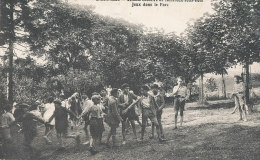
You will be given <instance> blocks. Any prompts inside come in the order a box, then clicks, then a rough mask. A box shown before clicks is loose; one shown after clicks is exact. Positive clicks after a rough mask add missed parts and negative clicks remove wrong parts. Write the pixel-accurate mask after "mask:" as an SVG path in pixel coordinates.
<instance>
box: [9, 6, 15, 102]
mask: <svg viewBox="0 0 260 160" xmlns="http://www.w3.org/2000/svg"><path fill="white" fill-rule="evenodd" d="M9 3H10V22H11V23H10V31H9V33H10V37H9V38H10V39H9V53H8V61H9V62H8V65H9V66H8V75H7V100H8V101H9V103H11V104H12V103H13V55H14V40H15V39H14V38H15V34H14V16H13V12H14V4H13V1H9Z"/></svg>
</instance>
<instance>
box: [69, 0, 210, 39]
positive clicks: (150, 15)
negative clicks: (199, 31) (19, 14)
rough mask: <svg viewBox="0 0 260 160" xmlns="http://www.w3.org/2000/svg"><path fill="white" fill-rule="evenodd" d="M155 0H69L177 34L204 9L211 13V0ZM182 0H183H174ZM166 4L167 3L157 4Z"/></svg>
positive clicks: (131, 21)
mask: <svg viewBox="0 0 260 160" xmlns="http://www.w3.org/2000/svg"><path fill="white" fill-rule="evenodd" d="M166 1H167V0H162V1H161V2H160V0H157V2H151V0H150V2H149V0H148V1H147V0H146V1H143V0H139V1H136V0H135V1H129V0H120V1H98V0H68V3H70V4H80V5H91V6H92V7H94V12H96V13H98V14H101V15H105V16H110V17H113V18H119V19H124V20H126V21H128V22H130V23H134V24H143V25H144V26H145V27H148V28H154V27H156V28H159V29H161V28H162V29H164V31H165V32H166V33H169V32H175V33H176V34H177V35H179V34H180V33H181V32H183V31H184V30H185V29H186V27H187V23H189V22H191V21H192V20H194V19H197V18H199V17H201V16H203V14H204V13H207V12H208V13H213V10H212V7H211V2H210V1H211V0H200V1H203V2H185V1H195V0H168V1H172V2H166ZM176 1H182V2H176ZM133 3H135V4H136V3H141V5H142V6H134V7H132V4H133ZM144 3H152V4H153V5H154V3H156V4H158V6H149V7H148V6H143V4H144ZM160 3H161V4H166V5H168V6H160Z"/></svg>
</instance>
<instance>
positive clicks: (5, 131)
mask: <svg viewBox="0 0 260 160" xmlns="http://www.w3.org/2000/svg"><path fill="white" fill-rule="evenodd" d="M0 139H3V140H10V139H11V132H10V128H9V127H7V128H0Z"/></svg>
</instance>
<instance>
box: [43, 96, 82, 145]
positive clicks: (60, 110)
mask: <svg viewBox="0 0 260 160" xmlns="http://www.w3.org/2000/svg"><path fill="white" fill-rule="evenodd" d="M54 104H55V111H54V113H53V115H52V116H51V117H50V119H49V120H48V121H47V122H51V121H52V119H53V118H55V129H56V134H57V138H58V141H59V143H60V149H64V148H65V147H64V144H63V140H62V136H63V137H65V138H74V139H75V140H76V144H77V145H79V143H80V137H79V135H77V136H75V135H68V126H69V122H68V113H70V114H72V115H73V116H75V117H76V115H75V114H74V113H73V112H71V111H70V110H68V109H67V108H65V107H62V106H61V101H60V100H59V99H56V100H55V101H54Z"/></svg>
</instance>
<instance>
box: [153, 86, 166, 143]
mask: <svg viewBox="0 0 260 160" xmlns="http://www.w3.org/2000/svg"><path fill="white" fill-rule="evenodd" d="M151 88H152V92H151V95H152V96H153V97H154V99H155V103H156V106H157V108H156V110H157V111H156V117H157V120H158V124H159V129H160V132H161V137H162V138H164V132H163V126H162V112H163V108H164V107H165V101H164V96H163V93H161V92H159V86H158V85H157V84H153V85H152V87H151ZM150 138H151V139H153V138H154V124H152V136H151V137H150Z"/></svg>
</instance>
